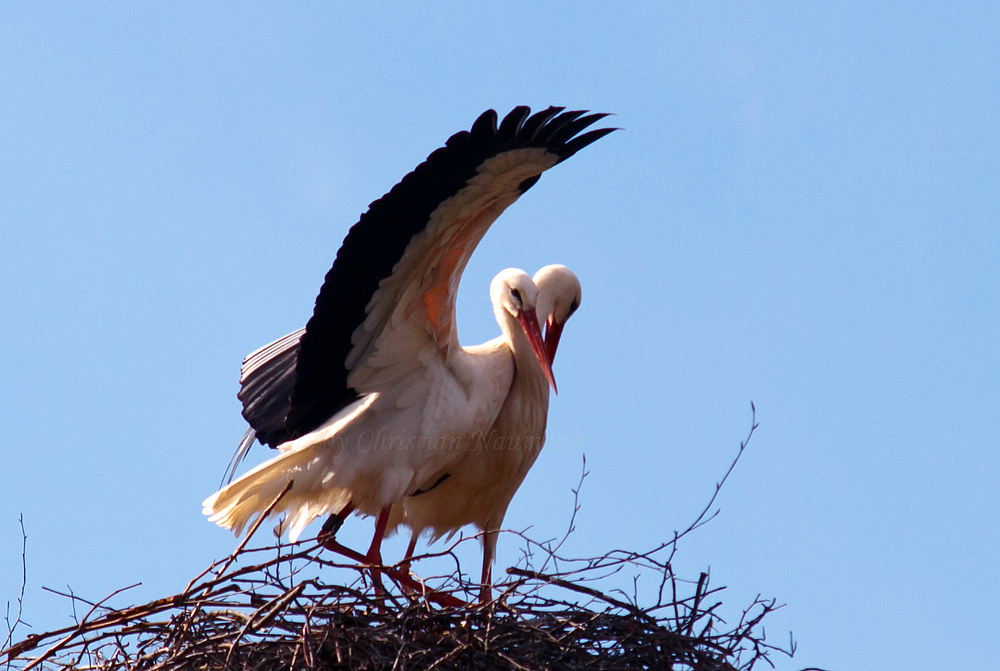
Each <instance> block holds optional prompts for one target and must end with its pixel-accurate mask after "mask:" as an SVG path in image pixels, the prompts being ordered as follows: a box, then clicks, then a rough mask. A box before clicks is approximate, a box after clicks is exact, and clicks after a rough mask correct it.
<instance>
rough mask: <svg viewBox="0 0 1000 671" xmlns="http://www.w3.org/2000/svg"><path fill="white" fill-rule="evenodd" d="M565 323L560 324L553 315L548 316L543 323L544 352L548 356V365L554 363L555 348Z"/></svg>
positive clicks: (557, 345)
mask: <svg viewBox="0 0 1000 671" xmlns="http://www.w3.org/2000/svg"><path fill="white" fill-rule="evenodd" d="M565 325H566V322H563V323H562V324H560V323H559V322H557V321H556V319H555V317H549V321H548V322H547V323H546V324H545V354H546V355H548V357H549V365H550V366H551V365H552V364H553V363H555V360H556V349H558V347H559V338H560V336H562V332H563V326H565Z"/></svg>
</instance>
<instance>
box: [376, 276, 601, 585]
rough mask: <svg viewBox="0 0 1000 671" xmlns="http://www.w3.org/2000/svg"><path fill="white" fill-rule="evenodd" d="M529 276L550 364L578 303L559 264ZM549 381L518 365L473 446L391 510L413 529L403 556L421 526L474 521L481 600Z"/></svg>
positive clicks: (542, 421) (436, 530)
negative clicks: (479, 548)
mask: <svg viewBox="0 0 1000 671" xmlns="http://www.w3.org/2000/svg"><path fill="white" fill-rule="evenodd" d="M534 281H535V284H536V286H537V287H538V315H539V318H541V319H544V320H545V321H546V324H547V327H546V334H545V337H546V345H547V349H548V354H547V356H548V357H549V362H550V364H551V360H552V359H553V358H554V357H555V348H556V347H557V346H558V342H559V337H560V335H561V333H562V329H563V326H564V325H565V323H566V321H567V320H568V319H569V317H570V315H572V314H573V312H575V311H576V309H577V307H579V305H580V301H581V299H582V292H581V288H580V282H579V280H578V279H577V277H576V275H574V274H573V273H572V272H571V271H570V270H569V269H568V268H566V267H565V266H560V265H552V266H546V267H545V268H542V269H541V270H539V271H538V272H537V273H536V274H535V277H534ZM548 386H549V385H548V383H547V381H546V379H545V376H544V373H543V372H542V370H541V369H540V368H539V367H538V366H529V365H525V366H519V367H518V368H517V370H516V372H515V375H514V380H513V384H512V385H511V388H510V391H509V392H508V394H507V397H506V399H505V400H504V404H503V406H502V408H501V409H500V412H499V414H498V415H497V418H496V419H495V420H494V422H493V424H492V426H490V428H489V430H488V431H487V432H485V433H484V434H482V435H480V436H478V437H477V440H476V441H475V444H474V445H473V446H472V448H471V449H469V450H468V451H467V452H466V453H465V454H464V455H463V457H462V459H461V460H460V461H458V462H457V463H456V464H454V465H453V466H451V467H450V468H449V470H448V471H447V472H446V473H437V474H435V475H434V476H433V479H432V481H431V482H430V483H429V486H425V487H424V488H423V489H426V491H423V492H420V493H418V494H415V495H412V496H409V497H407V498H405V499H403V500H402V501H401V502H400V504H399V505H397V506H396V507H395V508H394V509H393V514H392V515H390V517H389V528H390V529H392V528H394V527H395V526H396V525H399V524H403V525H406V526H408V527H410V528H411V529H412V532H413V535H412V538H411V541H410V546H409V548H408V550H407V558H409V557H410V556H412V554H413V549H414V547H415V544H416V541H417V538H418V536H420V535H421V534H422V533H423V532H425V531H426V532H429V535H430V542H434V541H435V540H437V539H439V538H441V537H442V536H445V535H448V536H450V535H453V534H454V533H455V532H456V531H458V530H459V529H460V528H461V527H463V526H465V525H474V526H476V527H477V528H478V529H479V530H481V531H484V532H485V533H484V535H483V570H482V585H483V598H484V599H487V598H488V596H489V585H490V575H491V567H492V563H493V558H494V556H495V554H496V542H497V532H498V531H499V529H500V528H501V526H502V525H503V520H504V516H505V515H506V512H507V507H508V506H509V505H510V502H511V500H512V499H513V497H514V494H515V493H516V492H517V490H518V488H519V487H520V486H521V483H522V482H523V481H524V478H525V476H526V475H527V474H528V471H529V470H530V469H531V467H532V466H533V465H534V463H535V460H536V459H537V457H538V454H539V452H540V451H541V449H542V446H543V445H544V444H545V428H546V423H547V416H548V407H549V392H548ZM445 476H447V477H445ZM442 478H445V479H442ZM438 482H440V484H437V485H436V486H435V483H438Z"/></svg>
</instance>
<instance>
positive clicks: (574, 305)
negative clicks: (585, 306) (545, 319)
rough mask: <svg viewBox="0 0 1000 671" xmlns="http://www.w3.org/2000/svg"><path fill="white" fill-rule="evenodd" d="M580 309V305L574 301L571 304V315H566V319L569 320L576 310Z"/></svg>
mask: <svg viewBox="0 0 1000 671" xmlns="http://www.w3.org/2000/svg"><path fill="white" fill-rule="evenodd" d="M578 307H580V304H579V303H577V302H576V299H573V302H572V303H570V304H569V313H568V314H567V315H566V317H567V318H569V316H570V315H571V314H573V313H574V312H576V309H577V308H578Z"/></svg>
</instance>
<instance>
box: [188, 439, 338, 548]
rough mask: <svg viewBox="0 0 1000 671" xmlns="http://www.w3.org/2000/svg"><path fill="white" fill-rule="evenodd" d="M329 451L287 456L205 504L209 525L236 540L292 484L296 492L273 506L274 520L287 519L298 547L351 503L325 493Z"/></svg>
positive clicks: (330, 489) (308, 449) (309, 449)
mask: <svg viewBox="0 0 1000 671" xmlns="http://www.w3.org/2000/svg"><path fill="white" fill-rule="evenodd" d="M324 452H325V451H324V450H322V449H320V448H317V447H316V446H309V447H305V448H304V449H300V450H294V451H288V452H285V453H283V454H280V455H278V456H277V457H275V458H274V459H271V460H270V461H266V462H264V463H263V464H261V465H260V466H258V467H257V468H255V469H253V470H252V471H250V472H249V473H247V474H246V475H244V476H243V477H241V478H240V479H239V480H236V481H235V482H233V483H232V484H230V485H227V486H226V487H224V488H223V489H221V490H219V491H218V492H216V493H215V494H213V495H212V496H210V497H208V498H207V499H205V502H204V503H203V504H202V506H203V511H204V513H205V514H206V515H208V516H209V518H208V519H209V521H210V522H215V523H216V524H218V525H219V526H221V527H225V528H227V529H232V530H233V531H234V532H235V533H236V535H237V536H239V535H241V534H242V533H243V530H244V529H245V528H247V527H248V526H250V525H252V523H253V522H255V521H256V520H257V518H259V517H260V516H261V515H262V514H263V513H264V511H265V510H267V508H268V506H270V505H271V504H272V503H273V502H274V500H275V499H276V498H277V497H278V495H279V494H281V492H282V490H283V489H284V488H285V486H286V485H287V484H288V482H289V481H292V482H293V484H292V488H291V489H290V490H289V491H288V493H286V494H285V495H284V496H283V497H282V498H281V500H280V501H279V502H278V503H277V505H275V506H274V509H273V510H272V511H271V516H274V515H279V514H281V513H287V515H288V517H287V518H286V520H285V523H284V524H283V525H282V527H283V528H285V529H288V538H289V540H290V541H292V542H293V543H294V542H295V541H297V540H298V539H299V536H300V535H301V534H302V531H303V530H304V529H305V528H306V526H308V524H309V523H310V522H312V521H313V520H314V519H316V518H317V517H319V516H321V515H324V514H326V513H328V512H330V511H339V510H340V509H342V508H343V507H344V506H345V505H347V503H348V502H349V501H350V499H351V496H350V493H349V492H347V491H346V490H344V489H342V488H340V487H328V486H327V487H324V486H323V480H324V479H325V476H326V475H327V474H328V469H325V468H323V467H322V466H321V465H320V464H318V463H317V462H318V461H319V459H320V458H321V457H322V456H323V453H324Z"/></svg>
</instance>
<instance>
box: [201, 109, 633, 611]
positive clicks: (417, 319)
mask: <svg viewBox="0 0 1000 671" xmlns="http://www.w3.org/2000/svg"><path fill="white" fill-rule="evenodd" d="M604 116H606V115H604V114H586V113H584V112H564V111H563V108H558V107H550V108H549V109H547V110H545V111H542V112H539V113H537V114H534V115H530V110H529V109H528V108H527V107H518V108H515V109H514V110H513V111H512V112H511V113H510V114H508V115H507V116H506V117H505V118H504V119H503V121H502V122H501V123H500V125H499V127H498V126H497V115H496V113H495V112H494V111H492V110H489V111H487V112H485V113H484V114H483V115H481V116H480V117H479V118H478V119H477V120H476V122H475V123H474V124H473V125H472V128H471V130H469V131H462V132H460V133H457V134H455V135H453V136H452V137H451V138H450V139H449V140H448V142H447V143H446V144H445V146H444V147H442V148H440V149H438V150H436V151H434V152H433V153H432V154H431V155H430V156H429V157H428V158H427V160H426V161H424V162H423V163H421V164H420V165H419V166H417V168H416V169H415V170H414V171H413V172H411V173H410V174H408V175H406V177H404V178H403V179H402V180H401V181H400V182H399V184H397V185H396V186H395V187H393V188H392V190H391V191H389V193H387V194H386V195H385V196H383V197H382V198H380V199H379V200H377V201H375V202H374V203H372V204H371V206H370V208H369V210H368V211H367V212H366V213H365V214H363V215H362V216H361V219H360V221H359V222H358V223H357V224H356V225H355V226H354V227H352V228H351V230H350V232H349V233H348V234H347V237H346V238H345V239H344V243H343V245H342V246H341V248H340V251H339V252H338V253H337V258H336V261H334V264H333V267H332V268H331V269H330V271H329V273H327V275H326V279H325V281H324V283H323V287H322V289H321V290H320V293H319V296H318V297H317V299H316V307H315V310H314V312H313V316H312V318H311V319H310V320H309V322H308V324H307V325H306V327H305V328H304V329H301V330H299V331H296V332H295V333H291V334H289V335H288V336H285V337H284V338H282V339H280V340H277V341H275V342H274V343H272V344H270V345H267V346H265V347H263V348H261V349H260V350H257V351H256V352H254V353H252V354H251V355H249V356H248V357H247V358H246V360H245V361H244V365H243V371H242V379H241V387H242V388H241V391H240V399H241V400H242V402H243V416H244V418H246V420H247V422H248V423H249V424H250V427H251V428H250V431H248V432H247V436H246V437H245V438H244V440H243V443H242V444H241V446H240V451H239V453H238V456H237V459H236V463H238V462H239V460H240V458H242V456H243V455H245V453H246V450H247V449H248V448H249V446H250V445H251V444H252V443H253V441H254V439H256V440H258V441H260V442H261V443H263V444H266V445H270V446H271V447H276V448H277V449H278V450H279V451H280V454H279V455H278V456H276V457H274V458H273V459H270V460H269V461H267V462H265V463H263V464H261V465H260V466H258V467H257V468H254V469H253V470H251V471H250V472H248V473H247V474H245V475H243V476H242V477H240V478H239V479H237V480H236V481H235V482H232V483H231V484H229V485H227V486H226V487H224V488H223V489H221V490H220V491H219V492H217V493H215V494H214V495H213V496H211V497H210V498H209V499H207V500H206V501H205V503H204V510H205V513H206V514H208V515H210V519H211V521H213V522H217V523H218V524H219V525H221V526H224V527H227V528H230V529H233V530H234V531H235V532H236V533H237V534H239V533H241V532H242V530H243V529H244V528H246V527H247V526H248V525H249V524H250V523H252V522H254V521H255V520H256V519H257V518H259V517H260V516H261V515H262V514H264V513H265V512H267V511H268V509H269V508H270V514H272V515H278V514H284V515H285V519H284V521H283V523H282V525H281V528H282V529H283V530H287V531H288V534H289V538H290V539H291V540H292V541H293V542H294V541H295V540H297V538H298V537H299V535H300V534H301V533H302V531H303V529H304V528H305V527H306V525H308V524H309V523H310V522H312V521H313V520H314V519H316V518H317V517H319V516H322V515H330V516H331V517H330V521H331V522H333V524H330V523H329V522H328V525H327V527H326V529H328V530H334V531H335V529H336V527H337V526H339V523H340V522H342V521H343V519H344V518H345V517H346V516H347V515H349V514H350V513H351V512H357V513H359V514H363V515H370V516H373V517H375V518H376V520H377V521H376V524H375V535H374V538H373V540H372V544H371V547H370V548H369V551H368V554H367V555H365V557H364V559H365V560H366V561H367V562H368V563H370V564H372V565H379V564H381V563H382V561H381V554H380V544H381V541H382V538H383V536H384V535H385V533H386V532H388V531H391V530H393V529H394V528H395V527H396V526H398V525H400V524H402V525H405V526H408V527H410V529H411V530H412V539H411V541H410V546H409V548H408V550H407V559H409V557H410V556H412V553H413V550H414V546H415V544H416V540H417V538H418V537H419V536H420V534H421V533H422V532H424V531H425V530H429V531H430V533H431V536H432V540H436V539H437V538H439V537H441V536H443V535H445V534H452V533H454V532H455V531H457V530H458V529H459V528H461V527H462V526H464V525H467V524H474V525H476V526H477V527H479V529H480V530H482V531H484V532H485V533H484V536H483V572H482V585H483V591H482V592H481V598H482V599H488V598H489V594H490V591H489V585H490V572H491V571H490V569H491V565H492V561H493V556H494V552H495V548H496V540H497V532H498V531H499V529H500V526H501V524H502V522H503V518H504V514H505V513H506V511H507V506H508V505H509V503H510V501H511V499H512V497H513V496H514V493H515V492H516V490H517V488H518V487H519V486H520V484H521V482H522V480H523V479H524V477H525V475H526V474H527V472H528V469H530V468H531V466H532V464H533V463H534V461H535V458H536V457H537V455H538V450H539V449H540V448H541V446H542V443H543V442H544V439H545V424H546V417H547V414H548V387H549V386H552V388H553V389H555V380H554V378H553V375H552V360H553V358H554V357H555V352H556V348H557V346H558V343H559V336H560V334H561V332H562V329H563V326H564V324H565V322H566V320H567V319H568V318H569V316H570V315H571V314H572V313H573V311H574V310H576V308H577V307H578V306H579V304H580V284H579V282H578V281H577V279H576V276H575V275H573V273H572V272H570V271H569V270H568V269H567V268H565V267H564V266H547V267H545V268H543V269H542V270H540V271H539V272H538V273H536V275H535V276H534V278H531V277H529V276H528V275H527V274H526V273H524V272H523V271H520V270H513V269H508V270H504V271H503V272H501V273H500V274H499V275H497V276H496V277H495V278H494V279H493V282H492V283H491V285H490V298H491V300H492V302H493V311H494V314H495V315H496V319H497V322H498V323H499V325H500V329H501V331H502V332H503V334H502V335H501V336H499V337H498V338H495V339H493V340H491V341H489V342H487V343H484V344H482V345H477V346H473V347H462V346H461V345H459V342H458V337H457V333H456V328H455V298H456V295H457V293H458V284H459V280H460V279H461V276H462V271H463V270H464V269H465V265H466V263H467V262H468V260H469V257H470V256H471V255H472V252H473V251H474V250H475V248H476V245H477V244H478V243H479V241H480V240H481V239H482V237H483V235H484V234H485V233H486V231H487V229H489V227H490V225H491V224H492V223H493V222H494V221H495V220H496V218H497V217H498V216H500V214H501V213H502V212H503V211H504V210H505V209H506V208H507V207H508V206H509V205H510V204H511V203H513V202H514V201H515V200H517V198H518V197H519V196H520V195H521V194H522V193H524V192H525V191H527V190H528V189H529V188H531V187H532V186H533V185H534V184H535V183H536V182H537V181H538V178H539V177H540V175H541V174H542V173H543V172H544V171H545V170H547V169H549V168H551V167H552V166H554V165H556V164H557V163H560V162H561V161H564V160H566V159H567V158H569V157H570V156H572V155H573V154H575V153H576V152H577V151H579V150H580V149H582V148H583V147H585V146H587V145H589V144H590V143H592V142H594V141H596V140H598V139H599V138H601V137H603V136H604V135H607V134H608V133H610V132H612V131H613V130H614V129H612V128H603V129H599V130H591V131H588V132H586V133H582V131H584V130H585V129H586V128H587V127H588V126H590V125H591V124H593V123H594V122H595V121H597V120H598V119H601V118H602V117H604ZM581 133H582V134H581ZM540 321H541V322H542V323H544V324H545V333H544V336H543V334H542V330H541V324H540V323H539V322H540ZM282 492H284V494H283V495H282ZM275 500H277V503H276V504H275V503H274V502H275Z"/></svg>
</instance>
